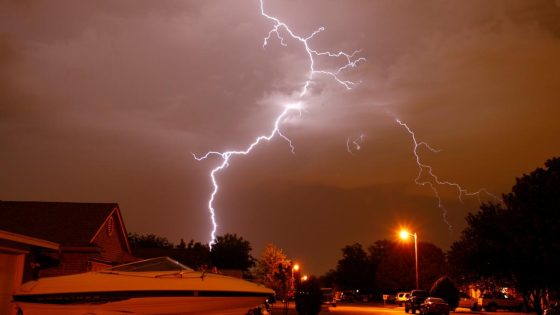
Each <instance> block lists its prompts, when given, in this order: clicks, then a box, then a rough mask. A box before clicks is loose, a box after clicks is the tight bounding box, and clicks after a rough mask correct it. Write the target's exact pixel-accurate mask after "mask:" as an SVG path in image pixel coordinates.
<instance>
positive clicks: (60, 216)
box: [0, 201, 119, 246]
mask: <svg viewBox="0 0 560 315" xmlns="http://www.w3.org/2000/svg"><path fill="white" fill-rule="evenodd" d="M118 207H119V205H118V204H116V203H76V202H39V201H0V230H4V231H9V232H12V233H17V234H22V235H28V236H31V237H35V238H40V239H43V240H48V241H51V242H55V243H59V244H60V245H61V246H90V245H91V244H90V241H91V240H92V238H93V236H94V235H95V234H96V233H97V231H98V230H99V228H100V227H101V226H102V225H103V223H104V222H105V221H106V219H107V217H108V216H109V214H111V212H112V211H113V210H115V208H117V209H118Z"/></svg>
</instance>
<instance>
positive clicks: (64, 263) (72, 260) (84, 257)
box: [39, 251, 95, 277]
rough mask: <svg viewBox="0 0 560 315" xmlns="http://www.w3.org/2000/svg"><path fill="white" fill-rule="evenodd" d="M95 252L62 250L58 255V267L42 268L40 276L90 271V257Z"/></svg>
mask: <svg viewBox="0 0 560 315" xmlns="http://www.w3.org/2000/svg"><path fill="white" fill-rule="evenodd" d="M93 254H95V253H91V252H85V253H84V252H82V253H80V252H78V253H68V252H64V251H63V252H61V253H60V254H59V255H58V259H59V260H60V263H59V265H58V266H57V267H52V268H48V269H42V270H41V271H40V272H39V277H54V276H62V275H71V274H76V273H82V272H87V271H89V264H88V261H89V258H90V256H92V255H93Z"/></svg>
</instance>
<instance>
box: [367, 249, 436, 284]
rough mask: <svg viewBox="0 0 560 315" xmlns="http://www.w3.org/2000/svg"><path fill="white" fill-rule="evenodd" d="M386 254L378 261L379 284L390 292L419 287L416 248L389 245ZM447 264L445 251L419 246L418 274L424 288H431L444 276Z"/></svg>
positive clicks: (377, 275) (384, 250) (379, 257)
mask: <svg viewBox="0 0 560 315" xmlns="http://www.w3.org/2000/svg"><path fill="white" fill-rule="evenodd" d="M382 251H383V255H382V256H381V255H379V256H378V257H377V258H376V259H378V260H379V264H378V267H377V272H376V283H377V286H378V287H379V288H383V290H385V291H386V292H398V291H409V290H411V289H413V288H414V287H415V284H416V266H415V258H414V248H413V247H412V246H410V244H408V243H406V244H401V243H395V242H386V243H385V244H384V245H383V249H382ZM446 271H447V264H446V261H445V255H444V254H443V251H442V250H441V249H440V248H439V247H437V246H436V245H434V244H432V243H427V242H419V243H418V275H419V283H420V288H425V289H427V288H429V287H430V285H431V284H432V283H434V281H436V280H437V279H438V278H439V277H441V276H442V275H444V274H445V273H446Z"/></svg>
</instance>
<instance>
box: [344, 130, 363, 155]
mask: <svg viewBox="0 0 560 315" xmlns="http://www.w3.org/2000/svg"><path fill="white" fill-rule="evenodd" d="M365 139H366V135H365V134H363V133H362V134H361V135H359V136H358V137H355V138H352V137H348V139H346V151H348V153H350V154H352V155H354V151H360V149H361V148H362V146H361V144H362V143H364V141H365Z"/></svg>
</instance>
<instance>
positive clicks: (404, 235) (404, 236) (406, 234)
mask: <svg viewBox="0 0 560 315" xmlns="http://www.w3.org/2000/svg"><path fill="white" fill-rule="evenodd" d="M399 236H400V238H401V239H403V240H407V239H408V238H409V237H410V236H414V261H415V263H416V290H418V289H419V288H420V285H419V282H418V235H416V233H414V234H412V233H410V232H409V231H407V230H401V231H400V232H399Z"/></svg>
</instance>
